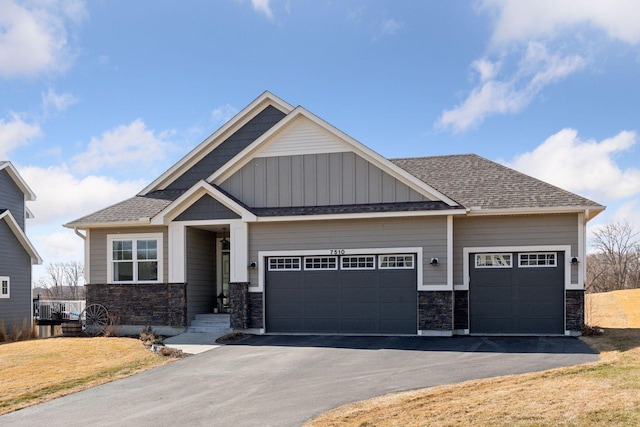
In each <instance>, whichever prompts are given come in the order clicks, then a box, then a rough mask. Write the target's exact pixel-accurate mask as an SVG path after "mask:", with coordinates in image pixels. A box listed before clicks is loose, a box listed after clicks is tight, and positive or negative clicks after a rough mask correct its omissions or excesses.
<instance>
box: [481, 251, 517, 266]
mask: <svg viewBox="0 0 640 427" xmlns="http://www.w3.org/2000/svg"><path fill="white" fill-rule="evenodd" d="M511 258H512V257H511V254H476V268H511V262H512V259H511Z"/></svg>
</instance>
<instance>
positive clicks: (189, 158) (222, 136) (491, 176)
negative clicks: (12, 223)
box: [65, 92, 604, 336]
mask: <svg viewBox="0 0 640 427" xmlns="http://www.w3.org/2000/svg"><path fill="white" fill-rule="evenodd" d="M392 142H393V143H397V141H392ZM602 210H604V207H603V206H601V205H599V204H598V203H595V202H592V201H591V200H587V199H585V198H583V197H580V196H578V195H575V194H572V193H569V192H567V191H564V190H561V189H559V188H557V187H554V186H552V185H549V184H547V183H544V182H542V181H539V180H537V179H534V178H531V177H529V176H526V175H523V174H521V173H519V172H516V171H514V170H512V169H509V168H507V167H504V166H502V165H499V164H496V163H494V162H491V161H489V160H486V159H483V158H481V157H478V156H476V155H454V156H438V157H420V158H411V159H396V160H388V159H385V158H383V157H382V156H380V155H379V154H377V153H375V152H374V151H372V150H371V149H369V148H368V147H366V146H365V145H363V144H361V143H360V142H358V141H356V140H354V139H353V138H351V137H350V136H348V135H346V134H345V133H343V132H342V131H340V130H338V129H336V128H335V127H333V126H331V125H330V124H328V123H326V122H324V121H323V120H322V119H320V118H318V117H317V116H315V115H314V114H312V113H310V112H309V111H307V110H305V109H304V108H302V107H295V108H294V107H293V106H291V105H289V104H288V103H286V102H285V101H283V100H281V99H279V98H277V97H276V96H274V95H272V94H271V93H269V92H265V93H264V94H262V95H261V96H260V97H258V98H257V99H256V100H254V101H253V102H252V103H251V104H249V105H248V106H247V107H246V108H245V109H243V110H242V111H241V112H240V113H238V114H237V115H236V116H235V117H234V118H233V119H232V120H230V121H229V122H228V123H226V124H225V125H223V126H222V127H221V128H220V129H218V130H217V131H216V132H215V133H214V134H212V135H211V136H210V137H208V138H207V139H206V140H204V141H203V142H202V143H201V144H200V145H198V146H197V147H195V148H194V149H193V150H192V151H191V152H190V153H189V154H187V155H186V156H185V157H184V158H182V159H181V160H180V161H179V162H178V163H176V164H175V165H174V166H172V167H171V168H170V169H169V170H167V171H166V172H165V173H164V174H162V175H161V176H160V177H158V178H157V179H156V180H155V181H153V182H152V183H151V184H149V186H147V187H146V188H145V189H143V190H142V191H141V192H140V193H139V194H138V195H136V196H135V197H133V198H130V199H128V200H125V201H123V202H121V203H118V204H116V205H114V206H111V207H108V208H106V209H103V210H101V211H98V212H95V213H92V214H90V215H87V216H85V217H83V218H80V219H78V220H75V221H72V222H70V223H68V224H66V225H65V226H66V227H69V228H74V229H76V232H78V233H81V232H80V231H78V230H85V232H86V235H85V236H84V238H85V274H86V275H85V278H86V282H87V285H86V289H87V304H91V303H101V304H104V305H105V306H106V307H107V308H108V309H109V310H110V311H111V312H113V313H114V314H116V315H117V316H116V317H117V318H118V319H119V323H120V324H121V325H122V327H123V328H124V327H126V326H128V327H137V328H138V330H139V329H140V327H142V326H144V325H151V326H154V327H164V331H165V333H167V332H171V328H172V329H173V332H174V333H175V332H178V331H181V330H184V328H185V327H186V326H187V325H188V324H189V322H190V321H191V320H193V319H194V316H195V315H196V314H199V313H207V312H211V311H212V310H213V309H214V308H218V309H222V310H223V311H224V310H226V309H227V308H228V310H229V311H230V313H231V326H232V327H234V328H236V329H239V330H246V331H250V332H254V333H310V334H315V333H325V334H407V335H438V336H448V335H453V334H544V335H547V334H548V335H555V334H558V335H563V334H568V335H577V334H580V332H581V328H582V326H583V319H584V278H585V262H584V261H585V258H586V244H585V230H586V224H587V221H589V220H590V219H591V218H593V217H594V216H595V215H597V214H598V213H600V212H601V211H602ZM218 297H220V298H218Z"/></svg>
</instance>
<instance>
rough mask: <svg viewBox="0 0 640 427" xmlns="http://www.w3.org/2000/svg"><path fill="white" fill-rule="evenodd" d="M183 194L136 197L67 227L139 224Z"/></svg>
mask: <svg viewBox="0 0 640 427" xmlns="http://www.w3.org/2000/svg"><path fill="white" fill-rule="evenodd" d="M182 193H184V190H159V191H154V192H153V193H149V194H147V195H145V196H135V197H132V198H130V199H127V200H124V201H122V202H120V203H116V204H115V205H112V206H109V207H107V208H104V209H101V210H99V211H97V212H94V213H92V214H89V215H86V216H83V217H82V218H78V219H76V220H75V221H71V222H69V223H68V224H66V225H67V226H76V225H81V224H101V223H110V222H113V223H123V222H138V221H139V220H140V218H152V217H154V216H155V215H157V214H159V213H160V212H162V210H163V209H164V208H166V207H167V206H169V205H170V204H171V202H173V201H174V200H176V199H177V198H178V197H180V195H181V194H182Z"/></svg>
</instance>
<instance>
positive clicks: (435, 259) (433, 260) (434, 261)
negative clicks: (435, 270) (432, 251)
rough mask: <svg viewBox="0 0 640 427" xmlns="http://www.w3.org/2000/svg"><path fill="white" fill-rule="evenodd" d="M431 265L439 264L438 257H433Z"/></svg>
mask: <svg viewBox="0 0 640 427" xmlns="http://www.w3.org/2000/svg"><path fill="white" fill-rule="evenodd" d="M431 265H433V266H436V265H438V258H431Z"/></svg>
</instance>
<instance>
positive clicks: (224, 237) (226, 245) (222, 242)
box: [220, 227, 231, 251]
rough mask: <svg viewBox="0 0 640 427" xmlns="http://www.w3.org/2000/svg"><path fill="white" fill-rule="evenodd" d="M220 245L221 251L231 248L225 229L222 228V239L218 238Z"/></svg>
mask: <svg viewBox="0 0 640 427" xmlns="http://www.w3.org/2000/svg"><path fill="white" fill-rule="evenodd" d="M220 245H221V246H222V250H223V251H228V250H231V242H229V241H228V240H227V229H226V228H224V227H223V228H222V240H220Z"/></svg>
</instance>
